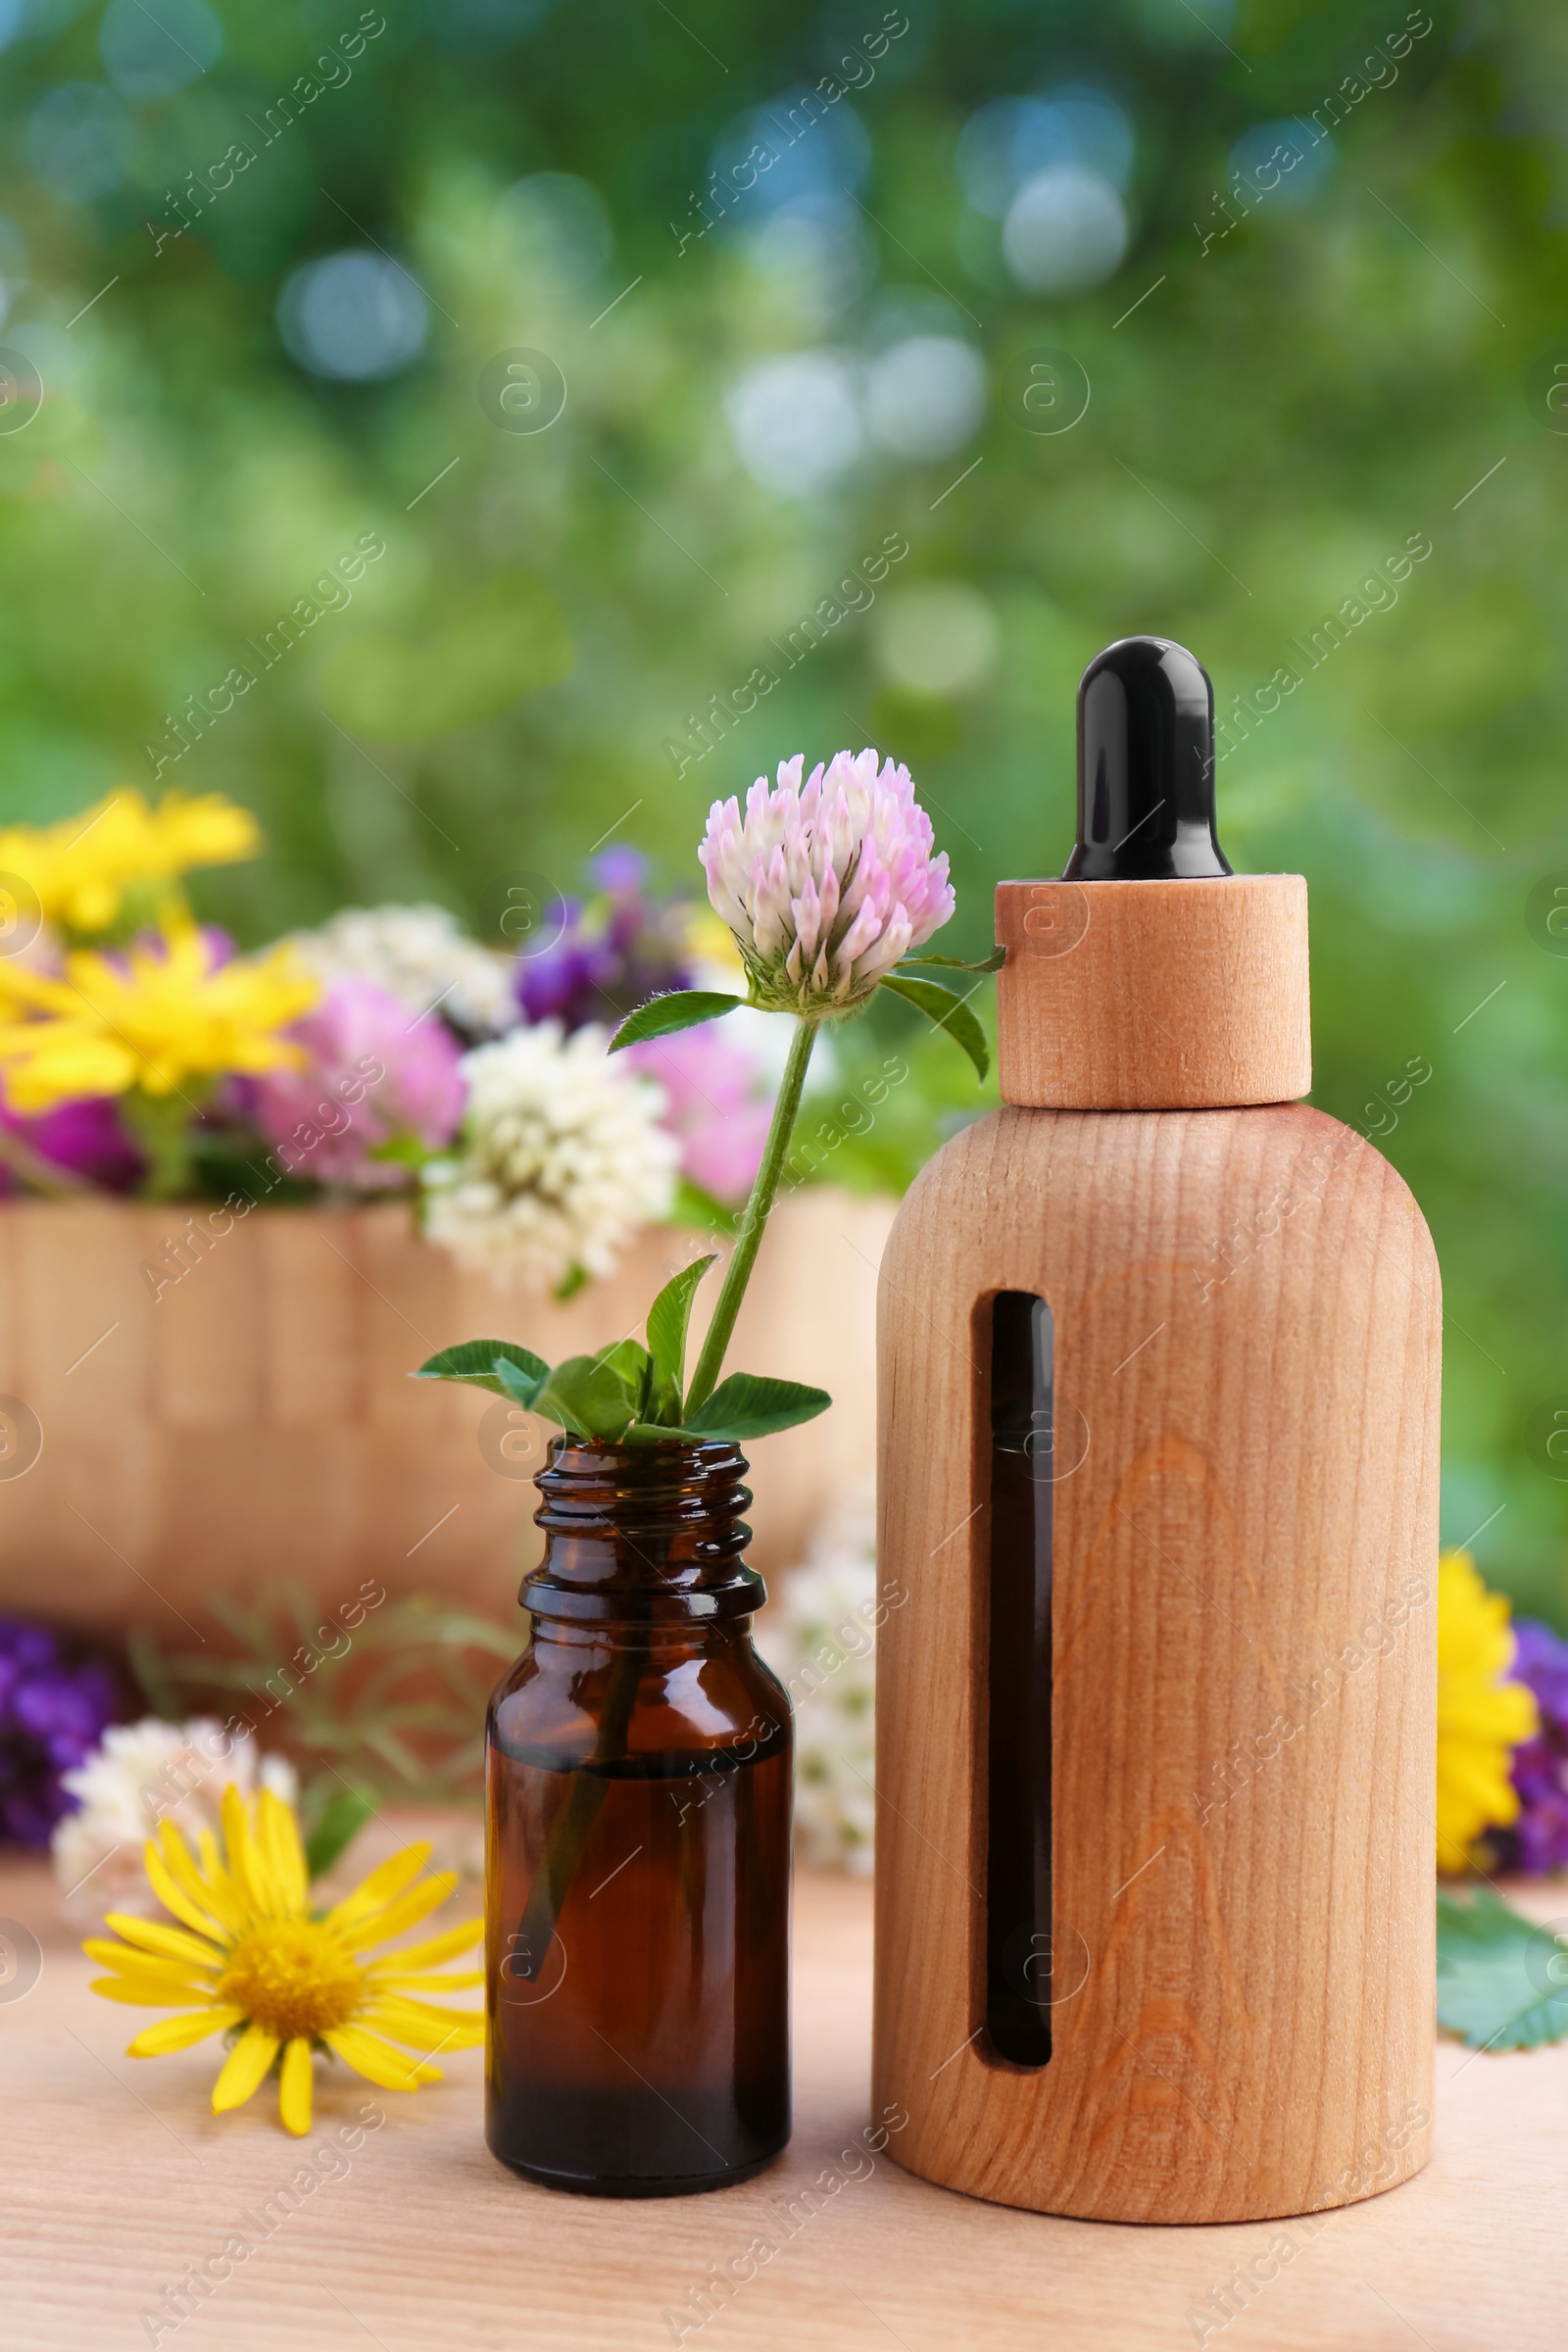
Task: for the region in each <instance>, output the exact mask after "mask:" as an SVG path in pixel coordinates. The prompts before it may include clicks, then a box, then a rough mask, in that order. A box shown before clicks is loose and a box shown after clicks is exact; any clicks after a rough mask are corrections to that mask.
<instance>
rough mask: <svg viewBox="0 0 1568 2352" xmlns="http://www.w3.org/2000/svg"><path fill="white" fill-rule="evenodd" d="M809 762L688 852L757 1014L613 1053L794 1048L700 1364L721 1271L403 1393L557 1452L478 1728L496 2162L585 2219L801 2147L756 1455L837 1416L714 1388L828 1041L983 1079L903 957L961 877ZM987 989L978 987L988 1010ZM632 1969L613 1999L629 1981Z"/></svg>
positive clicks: (637, 1040) (785, 1728)
mask: <svg viewBox="0 0 1568 2352" xmlns="http://www.w3.org/2000/svg"><path fill="white" fill-rule="evenodd" d="M802 766H803V761H802V760H801V759H800V758H796V759H794V760H789V761H786V762H785V763H783V764H782V765H781V766H780V768H779V770H778V777H777V782H776V785H775V786H773V787H771V788H770V787H769V786H768V784H767V783H766V782H765V781H764V780H762V779H759V781H758V782H757V783H756V784H755V785H754V786H753V788H752V790H751V792H750V793H749V794H748V796H747V801H746V808H745V811H744V813H743V812H742V810H741V809H740V807H739V805H738V803H737V802H736V801H735V800H733V799H732V800H729V801H727V802H724V803H719V804H715V806H714V808H713V809H712V811H711V815H710V818H709V825H708V834H707V839H706V840H705V842H704V844H703V846H702V850H701V852H700V855H701V858H702V862H703V865H704V867H705V869H706V872H707V876H708V887H709V896H710V899H711V903H712V906H713V908H714V910H715V912H716V913H717V914H718V916H719V917H720V918H721V919H722V921H723V922H724V923H725V925H726V926H727V928H728V930H729V931H730V933H731V934H732V935H733V938H734V942H735V946H736V949H737V950H738V952H739V956H740V959H741V964H742V967H743V970H744V973H745V977H746V982H747V993H746V995H745V996H744V997H743V996H740V995H738V994H735V993H731V992H726V991H720V990H716V989H700V990H690V989H688V990H678V989H672V990H669V991H667V992H666V993H663V994H662V995H658V996H655V997H653V998H652V999H651V1000H650V1001H649V1002H647V1003H645V1004H643V1005H640V1006H638V1007H637V1008H636V1009H635V1010H634V1011H632V1012H631V1013H630V1015H629V1016H628V1017H627V1018H626V1019H625V1020H623V1021H622V1022H621V1024H620V1026H619V1028H618V1030H617V1031H616V1033H615V1036H614V1039H613V1051H615V1052H617V1053H618V1052H625V1051H628V1050H636V1051H637V1052H639V1053H644V1054H645V1053H648V1052H649V1051H650V1050H651V1049H652V1050H654V1051H656V1052H657V1051H658V1050H660V1049H661V1048H662V1045H663V1041H665V1040H668V1039H670V1038H673V1037H677V1036H679V1035H680V1034H681V1033H682V1032H684V1031H687V1030H690V1029H693V1028H696V1027H699V1026H701V1025H703V1024H706V1023H709V1022H712V1021H717V1020H721V1019H723V1018H725V1017H726V1016H728V1015H731V1014H733V1013H735V1012H736V1011H738V1010H739V1009H740V1008H741V1007H742V1006H743V1005H744V1006H750V1007H754V1008H758V1009H760V1010H762V1011H765V1012H770V1013H779V1014H783V1015H787V1016H788V1017H789V1018H791V1019H792V1020H793V1022H794V1024H795V1028H794V1034H793V1037H792V1040H791V1043H790V1047H789V1051H788V1054H787V1056H786V1058H785V1062H784V1068H783V1076H782V1080H781V1083H780V1086H779V1091H778V1098H777V1101H776V1103H775V1105H774V1108H773V1113H772V1117H771V1120H770V1122H769V1125H768V1129H767V1134H766V1138H765V1142H764V1143H763V1147H762V1152H761V1158H760V1165H759V1167H758V1171H757V1177H756V1181H755V1183H754V1185H753V1187H752V1192H751V1197H750V1199H749V1201H747V1204H746V1207H745V1210H744V1212H743V1213H742V1215H741V1217H740V1219H739V1222H738V1225H737V1227H736V1231H735V1236H734V1242H733V1247H732V1249H731V1251H730V1256H729V1262H728V1264H727V1266H726V1268H725V1270H724V1274H723V1277H722V1280H721V1282H720V1284H719V1289H718V1296H717V1299H716V1301H715V1303H714V1307H713V1311H712V1315H711V1321H710V1323H709V1326H708V1330H707V1334H706V1336H705V1338H704V1340H703V1343H702V1346H701V1348H699V1349H698V1352H697V1360H696V1363H695V1365H694V1367H693V1368H692V1370H691V1372H690V1374H689V1375H688V1372H687V1365H686V1357H687V1336H688V1326H689V1322H690V1318H691V1314H692V1308H693V1303H694V1300H695V1298H696V1295H697V1292H698V1289H699V1286H700V1285H701V1284H702V1282H703V1280H704V1278H705V1277H706V1276H707V1274H708V1273H709V1271H710V1269H711V1267H712V1266H713V1265H714V1264H715V1262H716V1253H714V1254H708V1255H702V1256H699V1257H697V1258H696V1259H694V1261H693V1262H692V1263H691V1264H689V1265H687V1266H686V1267H684V1268H683V1269H682V1270H681V1271H680V1272H679V1273H678V1274H676V1276H675V1277H674V1279H673V1280H672V1281H670V1282H669V1283H667V1284H666V1285H665V1287H664V1288H663V1290H662V1291H661V1292H660V1294H659V1296H658V1298H657V1299H655V1300H654V1302H653V1304H652V1306H651V1307H650V1309H649V1311H648V1316H647V1322H646V1329H645V1336H644V1338H643V1339H642V1340H638V1339H633V1338H625V1339H621V1340H619V1341H617V1342H615V1343H614V1344H613V1346H611V1347H608V1348H601V1349H600V1350H598V1351H597V1352H596V1353H594V1354H589V1355H577V1356H571V1357H568V1358H567V1359H566V1360H565V1361H564V1362H561V1363H557V1364H554V1365H551V1364H548V1363H546V1362H545V1361H544V1359H543V1358H542V1357H540V1356H538V1355H536V1354H534V1353H532V1352H531V1351H530V1350H529V1349H527V1348H519V1347H517V1346H515V1345H511V1344H508V1343H505V1342H502V1341H498V1340H470V1341H466V1342H464V1343H463V1344H462V1345H460V1346H457V1347H453V1348H444V1349H442V1350H441V1351H440V1352H439V1353H438V1354H436V1355H434V1356H432V1357H431V1358H430V1359H429V1360H428V1361H427V1362H426V1363H425V1364H424V1365H423V1366H422V1367H421V1372H420V1377H422V1378H424V1379H429V1380H441V1381H461V1382H466V1383H469V1384H470V1385H473V1386H476V1387H478V1388H481V1389H485V1390H488V1391H490V1392H492V1393H493V1394H495V1395H496V1396H498V1397H507V1398H509V1399H510V1400H511V1401H512V1402H513V1403H514V1404H515V1405H517V1406H520V1407H522V1408H524V1409H525V1410H527V1411H529V1412H531V1413H534V1414H536V1415H538V1416H539V1417H540V1418H541V1419H543V1420H545V1421H546V1422H550V1423H553V1424H554V1425H555V1426H556V1427H557V1428H558V1429H559V1430H560V1432H561V1435H560V1436H559V1437H558V1438H556V1439H555V1440H554V1441H553V1443H552V1445H551V1447H550V1454H549V1459H548V1463H547V1466H546V1467H545V1468H544V1469H543V1470H542V1471H541V1472H540V1474H539V1476H538V1478H537V1480H536V1484H537V1486H538V1488H539V1491H540V1494H541V1495H542V1497H543V1506H542V1508H541V1509H540V1510H539V1511H538V1512H537V1513H536V1517H537V1520H538V1523H539V1525H540V1526H541V1527H542V1528H543V1529H544V1532H545V1540H546V1548H545V1555H544V1560H543V1563H542V1565H541V1566H540V1567H539V1568H538V1569H537V1570H536V1571H535V1572H534V1574H533V1575H531V1576H530V1577H529V1578H528V1579H527V1580H526V1582H525V1584H524V1586H523V1590H522V1594H521V1598H522V1602H523V1605H524V1607H525V1608H526V1609H527V1610H528V1611H529V1613H530V1615H531V1618H532V1634H531V1638H530V1641H529V1643H528V1646H527V1648H526V1650H525V1651H524V1653H523V1655H522V1657H521V1658H520V1659H519V1660H518V1661H517V1663H516V1665H515V1667H514V1668H513V1669H512V1671H511V1672H510V1673H509V1674H508V1675H507V1676H506V1677H505V1678H504V1680H503V1681H502V1683H501V1685H500V1687H499V1688H498V1690H497V1691H496V1692H495V1695H494V1697H493V1699H492V1701H491V1705H490V1711H489V1718H488V1723H487V1732H486V1751H487V1811H488V1836H487V1857H488V1860H487V1888H486V1962H485V1978H486V2000H487V2008H488V2017H489V2038H488V2062H487V2108H486V2115H487V2124H486V2129H487V2135H488V2138H489V2142H490V2146H491V2148H492V2150H493V2151H494V2153H495V2154H496V2155H497V2156H498V2157H500V2158H501V2160H502V2161H503V2162H504V2163H506V2164H509V2165H511V2166H512V2167H514V2169H515V2170H516V2171H518V2172H519V2173H522V2174H524V2175H525V2176H526V2177H528V2178H529V2179H531V2180H540V2181H544V2182H547V2183H550V2184H552V2185H554V2186H557V2187H562V2188H568V2189H576V2190H578V2191H584V2192H588V2193H592V2194H598V2195H622V2196H638V2195H642V2196H648V2195H669V2194H676V2193H680V2192H683V2191H688V2190H693V2189H705V2188H715V2187H720V2186H724V2185H727V2184H729V2183H731V2182H733V2181H736V2180H743V2179H745V2178H746V2177H747V2176H748V2175H749V2174H750V2173H752V2172H755V2171H757V2170H758V2169H759V2168H760V2166H762V2165H764V2164H766V2163H767V2162H769V2161H770V2159H771V2158H772V2157H774V2156H775V2155H776V2154H777V2153H778V2151H779V2150H780V2149H781V2148H782V2147H783V2146H784V2144H785V2142H786V2140H787V2139H788V2136H789V2114H790V2109H789V2079H788V2031H787V1989H788V1983H787V1933H788V1912H789V1894H788V1889H789V1850H790V1805H791V1763H792V1747H793V1740H792V1730H791V1722H790V1711H789V1701H788V1698H787V1696H786V1694H785V1691H783V1689H782V1687H781V1686H780V1684H779V1683H778V1681H777V1680H776V1678H775V1677H774V1676H773V1675H772V1674H771V1673H770V1672H769V1671H768V1669H767V1668H766V1667H765V1666H764V1665H763V1664H762V1662H761V1660H760V1657H759V1656H758V1654H757V1651H756V1650H755V1648H754V1646H753V1643H752V1639H751V1625H752V1618H753V1614H754V1612H755V1611H756V1610H757V1608H758V1607H759V1606H760V1603H761V1601H762V1599H763V1597H764V1595H763V1592H762V1586H761V1581H760V1578H759V1577H758V1576H757V1575H756V1573H755V1572H754V1571H753V1570H752V1569H750V1568H749V1567H748V1566H747V1565H746V1562H745V1559H744V1556H743V1555H744V1551H745V1548H746V1545H747V1543H748V1540H749V1535H750V1531H749V1529H748V1528H747V1527H746V1526H745V1525H744V1524H743V1521H742V1518H741V1514H742V1512H743V1511H744V1510H745V1509H746V1508H747V1506H748V1504H749V1502H750V1500H751V1497H750V1495H749V1494H748V1492H747V1490H746V1488H745V1487H744V1486H743V1485H742V1484H741V1483H740V1482H741V1479H742V1477H743V1476H744V1474H745V1471H746V1468H747V1463H746V1460H745V1457H744V1455H743V1454H742V1452H741V1450H740V1449H741V1447H742V1446H743V1445H746V1444H748V1443H749V1442H750V1441H752V1440H753V1439H756V1438H760V1437H764V1436H766V1435H768V1434H769V1433H770V1432H772V1431H776V1430H781V1429H787V1428H790V1427H792V1426H794V1425H796V1424H797V1423H800V1422H803V1421H807V1420H809V1419H811V1418H812V1417H813V1416H814V1415H816V1414H818V1413H820V1412H822V1411H824V1410H825V1409H826V1407H827V1406H828V1404H829V1403H830V1401H831V1399H830V1398H829V1397H828V1396H827V1395H826V1393H825V1392H824V1391H822V1390H820V1389H815V1388H809V1387H806V1386H804V1385H802V1384H800V1383H797V1382H792V1381H784V1380H776V1379H770V1378H767V1377H765V1376H763V1375H760V1374H757V1373H750V1372H729V1373H726V1372H725V1369H724V1363H725V1355H726V1352H727V1349H728V1348H729V1344H730V1340H731V1337H732V1335H733V1332H734V1328H735V1320H736V1315H737V1313H738V1311H739V1308H740V1303H741V1299H742V1297H743V1295H744V1293H745V1290H746V1286H747V1283H748V1281H749V1279H750V1277H751V1273H752V1269H753V1267H754V1265H755V1263H756V1260H757V1254H758V1250H759V1248H760V1243H761V1239H762V1233H763V1229H764V1227H765V1225H766V1222H767V1217H768V1212H769V1210H770V1209H771V1207H772V1205H773V1202H774V1199H775V1197H776V1195H777V1192H778V1188H779V1181H780V1177H781V1174H782V1172H783V1169H784V1164H785V1159H786V1156H787V1153H788V1151H789V1146H790V1137H791V1133H792V1130H793V1127H794V1123H795V1119H796V1115H797V1112H798V1110H799V1108H800V1103H801V1099H802V1095H803V1092H804V1090H805V1085H806V1077H807V1069H808V1065H809V1060H810V1056H811V1052H812V1048H813V1046H814V1044H815V1042H816V1040H817V1037H818V1035H819V1033H820V1031H821V1029H822V1028H823V1026H824V1025H825V1024H827V1023H829V1022H836V1021H842V1020H845V1019H847V1018H849V1017H850V1016H852V1015H854V1014H856V1013H858V1012H859V1011H861V1010H862V1009H863V1008H864V1007H865V1006H866V1005H868V1004H869V1002H870V1000H871V998H872V997H873V996H874V995H875V993H876V991H877V990H878V989H879V988H885V989H889V990H891V991H893V992H894V993H895V994H897V995H899V996H901V997H903V998H904V999H905V1000H906V1001H907V1002H908V1003H909V1004H911V1005H914V1006H915V1007H916V1008H917V1009H918V1010H919V1011H920V1012H922V1013H923V1014H925V1015H926V1017H927V1018H928V1019H930V1020H931V1021H933V1022H935V1023H936V1024H937V1025H939V1026H940V1027H942V1028H944V1029H946V1030H947V1031H948V1032H949V1034H950V1035H951V1036H952V1037H953V1038H954V1039H955V1040H956V1042H957V1043H958V1044H959V1045H960V1046H961V1047H962V1048H963V1049H964V1050H965V1051H966V1052H967V1053H968V1054H969V1055H970V1056H971V1058H972V1059H973V1061H974V1063H975V1065H976V1068H977V1070H978V1071H979V1072H980V1073H981V1074H982V1075H983V1074H984V1072H985V1068H986V1063H987V1054H986V1047H985V1043H984V1039H983V1035H982V1032H981V1029H980V1025H979V1023H978V1022H977V1021H976V1020H975V1018H974V1015H973V1013H972V1012H970V1011H969V1009H968V1007H967V1005H966V1002H965V1000H964V998H963V997H962V996H960V995H958V994H956V993H955V991H954V990H953V989H952V988H949V987H945V986H943V985H942V984H941V983H940V982H938V981H936V980H933V979H931V978H929V977H927V976H926V968H925V967H929V966H932V965H942V966H946V967H947V968H948V970H950V971H954V972H957V971H962V972H969V973H982V972H985V971H989V970H993V969H995V968H996V964H997V962H998V961H999V960H1000V958H999V957H997V956H992V957H990V958H988V959H987V960H986V961H985V962H984V963H980V964H959V963H958V962H957V961H956V959H954V958H951V957H947V956H915V955H914V954H913V951H915V950H917V949H919V948H921V947H922V946H923V945H924V943H925V942H926V941H927V940H928V939H930V938H931V937H932V935H933V934H934V933H935V932H936V931H937V930H938V929H939V928H940V927H941V926H942V924H944V923H945V922H946V921H947V920H948V918H949V916H950V915H951V914H952V912H953V906H954V898H953V890H952V887H951V885H950V883H949V881H948V861H947V858H946V857H945V856H942V855H938V854H937V853H936V852H935V848H934V843H933V838H932V830H931V824H930V820H929V818H928V817H927V816H926V814H925V811H924V810H923V809H921V808H920V807H919V805H918V803H917V802H916V800H915V798H914V787H913V784H912V782H911V780H910V777H909V775H908V772H907V769H906V768H904V767H898V766H895V765H894V764H893V763H892V762H891V761H889V762H887V763H886V764H880V765H879V762H878V759H877V755H876V753H875V752H874V751H865V752H862V753H861V754H860V755H859V756H858V758H856V757H852V755H851V754H850V753H848V752H841V753H840V754H839V755H838V756H837V757H836V758H835V759H834V760H832V761H831V762H830V763H829V764H828V765H827V766H826V767H822V766H818V767H817V768H816V769H815V770H814V772H813V773H812V774H811V775H810V777H809V779H808V780H807V781H806V782H805V783H804V784H803V782H802V772H801V771H802ZM975 985H978V982H976V983H975ZM630 1955H635V1956H636V1965H635V1966H634V1967H628V1965H627V1963H628V1957H629V1956H630Z"/></svg>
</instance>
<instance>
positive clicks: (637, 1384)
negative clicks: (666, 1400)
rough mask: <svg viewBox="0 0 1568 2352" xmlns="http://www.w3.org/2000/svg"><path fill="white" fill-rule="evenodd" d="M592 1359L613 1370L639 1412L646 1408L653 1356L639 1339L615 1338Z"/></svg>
mask: <svg viewBox="0 0 1568 2352" xmlns="http://www.w3.org/2000/svg"><path fill="white" fill-rule="evenodd" d="M594 1361H595V1363H598V1364H603V1365H604V1367H605V1369H606V1370H607V1371H610V1372H613V1373H614V1375H615V1377H616V1379H617V1380H619V1381H622V1382H623V1383H624V1384H625V1388H626V1393H627V1395H628V1396H629V1397H632V1398H633V1400H634V1402H635V1404H636V1407H637V1410H638V1412H639V1413H642V1412H643V1411H644V1410H645V1409H646V1408H647V1404H648V1391H649V1377H648V1376H649V1373H650V1371H651V1370H652V1368H653V1358H652V1357H651V1356H650V1355H649V1352H648V1350H647V1348H645V1347H644V1346H643V1344H642V1342H641V1340H617V1341H616V1342H615V1345H614V1346H613V1348H600V1350H599V1353H598V1354H597V1355H596V1356H595V1358H594Z"/></svg>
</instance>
